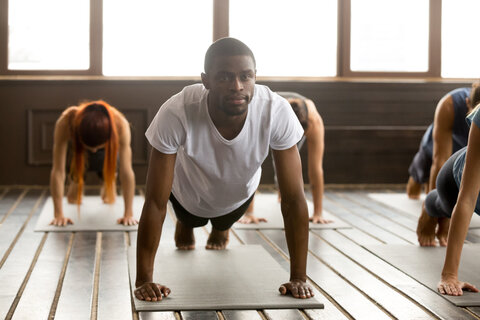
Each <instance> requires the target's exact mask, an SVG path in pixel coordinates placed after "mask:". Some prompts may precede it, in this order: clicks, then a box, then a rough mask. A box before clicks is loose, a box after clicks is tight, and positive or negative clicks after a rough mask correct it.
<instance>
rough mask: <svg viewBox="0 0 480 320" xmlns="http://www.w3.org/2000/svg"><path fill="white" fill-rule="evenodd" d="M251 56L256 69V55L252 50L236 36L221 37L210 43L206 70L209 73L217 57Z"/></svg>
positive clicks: (206, 54) (206, 56)
mask: <svg viewBox="0 0 480 320" xmlns="http://www.w3.org/2000/svg"><path fill="white" fill-rule="evenodd" d="M231 56H249V57H251V58H252V61H253V67H254V69H256V62H255V57H254V55H253V52H252V50H250V48H249V47H248V46H247V45H246V44H245V43H243V42H242V41H240V40H237V39H235V38H221V39H218V40H217V41H215V42H214V43H212V44H211V45H210V47H209V48H208V50H207V52H206V53H205V62H204V66H203V67H204V72H205V73H206V74H208V73H209V71H210V68H211V67H212V66H213V65H214V63H215V59H216V58H217V57H231Z"/></svg>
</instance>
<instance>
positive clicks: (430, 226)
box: [417, 204, 438, 247]
mask: <svg viewBox="0 0 480 320" xmlns="http://www.w3.org/2000/svg"><path fill="white" fill-rule="evenodd" d="M437 223H438V219H437V218H433V217H430V216H429V215H428V213H427V211H426V210H425V204H423V206H422V214H421V215H420V218H418V225H417V236H418V243H419V244H420V246H422V247H435V246H436V245H437V242H436V241H435V228H436V227H437Z"/></svg>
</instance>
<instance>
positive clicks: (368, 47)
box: [350, 0, 429, 72]
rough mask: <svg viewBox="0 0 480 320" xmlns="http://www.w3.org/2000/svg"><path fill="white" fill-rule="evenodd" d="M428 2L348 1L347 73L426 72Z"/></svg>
mask: <svg viewBox="0 0 480 320" xmlns="http://www.w3.org/2000/svg"><path fill="white" fill-rule="evenodd" d="M428 37H429V1H428V0H402V1H392V0H351V40H350V69H351V70H352V71H377V72H426V71H428Z"/></svg>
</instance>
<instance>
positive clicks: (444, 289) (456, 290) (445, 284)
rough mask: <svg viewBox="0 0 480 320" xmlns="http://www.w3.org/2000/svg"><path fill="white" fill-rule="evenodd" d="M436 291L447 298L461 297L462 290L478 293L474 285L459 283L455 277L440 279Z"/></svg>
mask: <svg viewBox="0 0 480 320" xmlns="http://www.w3.org/2000/svg"><path fill="white" fill-rule="evenodd" d="M437 289H438V292H440V293H441V294H446V295H449V296H461V295H463V290H464V289H465V290H467V291H470V292H478V289H477V288H476V287H475V286H474V285H472V284H470V283H468V282H462V281H459V280H458V279H457V278H456V277H455V278H442V280H440V282H439V283H438V285H437Z"/></svg>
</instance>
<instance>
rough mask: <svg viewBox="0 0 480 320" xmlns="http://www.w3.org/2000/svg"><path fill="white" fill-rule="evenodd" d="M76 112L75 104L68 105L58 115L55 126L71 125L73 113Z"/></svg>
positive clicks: (73, 117) (68, 126)
mask: <svg viewBox="0 0 480 320" xmlns="http://www.w3.org/2000/svg"><path fill="white" fill-rule="evenodd" d="M77 112H78V107H77V106H71V107H68V108H67V109H65V110H64V111H63V112H62V114H61V115H60V117H58V119H57V122H56V124H55V126H56V127H67V128H70V127H71V126H72V125H73V120H74V119H75V115H76V114H77Z"/></svg>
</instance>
